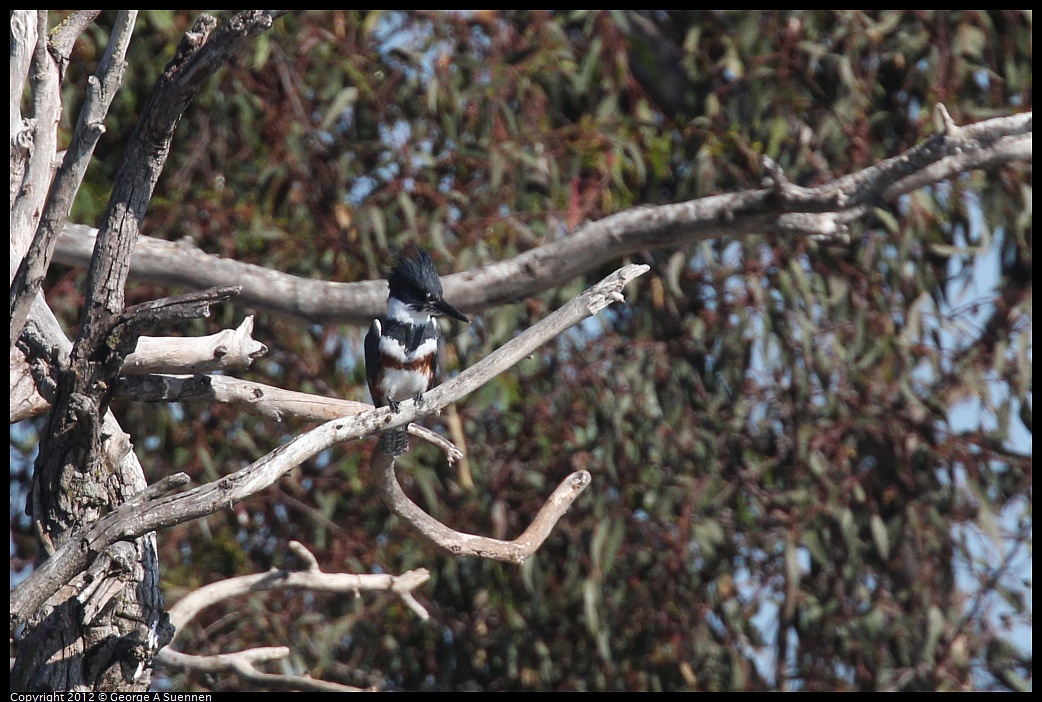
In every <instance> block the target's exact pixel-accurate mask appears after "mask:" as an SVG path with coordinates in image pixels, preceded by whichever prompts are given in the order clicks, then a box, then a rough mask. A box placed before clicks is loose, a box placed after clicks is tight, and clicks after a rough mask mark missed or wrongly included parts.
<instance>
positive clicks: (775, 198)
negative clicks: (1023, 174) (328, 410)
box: [55, 112, 1031, 325]
mask: <svg viewBox="0 0 1042 702" xmlns="http://www.w3.org/2000/svg"><path fill="white" fill-rule="evenodd" d="M1030 160H1031V113H1030V112H1028V113H1025V114H1020V115H1014V116H1011V117H998V118H995V119H990V120H986V121H983V122H979V123H977V124H973V125H969V126H966V127H961V128H959V129H958V130H957V131H954V132H953V131H947V132H944V133H939V134H937V135H936V136H934V137H931V138H930V139H928V140H927V141H925V142H924V143H923V144H921V145H919V146H916V147H914V148H912V149H909V150H908V151H907V152H905V153H903V154H901V155H899V156H896V157H894V158H891V159H888V160H887V161H884V162H882V163H879V164H875V165H873V166H870V167H868V168H865V169H864V170H862V171H859V172H857V173H854V174H851V175H848V176H845V177H843V178H839V179H837V180H835V181H832V182H830V183H826V184H824V185H822V186H820V187H817V188H800V187H798V186H795V185H792V184H788V185H787V186H785V185H784V184H783V181H782V180H780V179H779V178H778V177H777V175H778V174H779V173H780V169H779V170H778V171H775V172H773V177H771V176H772V171H771V170H770V168H769V167H766V166H765V170H767V171H768V176H769V180H768V187H766V188H763V189H760V190H747V191H742V192H737V193H729V194H725V195H713V196H710V197H704V198H699V199H698V200H691V201H689V202H682V203H677V204H672V205H661V206H657V207H637V208H633V209H630V210H626V211H624V212H619V213H618V214H614V215H611V216H609V217H605V218H604V219H601V220H598V221H596V222H591V223H589V224H587V225H585V226H583V227H581V228H580V229H578V230H577V231H575V232H573V233H572V234H571V235H569V236H567V237H564V238H562V239H559V240H556V241H553V242H550V243H548V244H544V245H542V246H539V247H537V248H535V249H532V250H530V251H526V252H524V253H522V254H520V255H518V256H516V257H514V258H512V259H510V260H507V261H501V262H499V263H495V264H492V265H489V266H486V267H484V268H481V269H478V270H474V271H467V272H464V273H456V274H454V275H448V276H445V277H444V278H443V280H444V283H445V291H446V293H445V294H446V297H448V298H450V299H452V300H453V302H455V303H456V304H457V306H459V307H460V309H462V310H464V311H465V312H473V311H478V310H482V309H486V308H489V307H494V306H496V305H500V304H504V303H506V302H513V301H516V300H518V299H521V298H523V297H526V296H530V295H533V294H535V293H538V292H541V291H543V290H547V289H550V288H553V287H556V286H559V285H561V284H563V283H565V282H567V281H569V280H571V279H573V278H574V277H576V276H577V275H580V274H581V273H584V272H586V271H589V270H591V269H593V268H596V267H597V266H599V265H601V264H603V263H605V262H606V261H610V260H615V259H618V258H620V257H622V256H625V255H627V254H631V253H634V252H637V251H643V250H654V249H662V248H676V247H681V246H687V245H689V244H691V243H694V242H697V241H703V240H706V239H711V238H714V237H721V236H731V237H742V236H748V235H752V234H759V233H763V232H768V231H771V232H781V233H784V234H790V235H792V236H813V237H817V238H825V239H838V240H843V239H845V237H846V236H847V234H848V231H849V225H850V223H851V222H853V221H855V220H857V219H861V218H864V217H866V216H869V214H870V213H871V211H872V209H873V208H875V207H876V206H878V205H879V204H880V203H884V202H892V201H894V200H895V199H896V198H897V197H898V196H900V195H903V194H905V193H908V192H911V191H912V190H915V189H917V188H921V187H923V186H925V185H929V184H930V183H936V182H939V181H942V180H945V179H947V178H951V177H952V176H954V175H956V174H958V173H963V172H966V171H969V170H973V169H976V168H986V167H992V166H995V165H998V164H1002V163H1013V162H1018V161H1030ZM91 232H92V230H91V229H90V228H89V227H84V226H82V225H67V226H66V228H65V230H64V232H63V233H62V236H61V238H60V239H59V242H58V249H57V252H56V254H55V256H56V260H58V261H61V262H62V263H65V264H69V265H77V266H82V265H85V263H86V262H87V261H88V260H89V256H90V250H91V247H92V235H91ZM140 243H141V245H140V247H139V249H138V250H137V252H136V253H135V256H134V257H133V259H132V260H131V275H132V276H134V277H138V278H141V279H143V280H148V281H149V282H152V283H160V284H164V285H170V286H174V287H187V288H200V287H209V286H212V285H223V284H231V283H237V284H241V285H242V286H243V293H242V295H241V296H240V298H239V301H240V302H241V303H242V304H244V305H249V306H251V307H255V308H258V309H264V310H267V311H269V312H274V313H276V314H281V315H288V316H291V317H296V318H298V319H304V320H308V321H311V322H318V323H323V324H334V323H337V324H340V323H347V324H357V325H366V324H369V322H370V321H371V320H372V319H373V318H374V317H377V316H379V315H380V314H381V313H382V310H383V305H384V301H385V300H386V298H387V285H386V283H385V282H383V281H363V282H357V283H336V282H325V281H317V280H310V279H303V278H298V277H295V276H292V275H289V274H286V273H279V272H277V271H272V270H269V269H267V268H263V267H261V266H256V265H251V264H246V263H239V262H237V261H232V260H229V259H224V258H220V257H219V256H212V255H209V254H205V253H203V252H202V251H200V250H198V249H196V248H195V247H193V246H191V244H189V243H185V242H177V243H174V242H167V241H161V240H157V239H150V238H148V237H142V239H141V242H140Z"/></svg>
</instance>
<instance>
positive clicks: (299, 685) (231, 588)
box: [156, 541, 431, 691]
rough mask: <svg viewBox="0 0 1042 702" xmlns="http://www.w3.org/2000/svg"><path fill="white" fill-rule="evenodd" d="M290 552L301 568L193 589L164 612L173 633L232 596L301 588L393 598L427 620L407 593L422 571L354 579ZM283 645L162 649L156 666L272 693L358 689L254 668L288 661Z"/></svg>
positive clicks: (299, 548) (300, 548)
mask: <svg viewBox="0 0 1042 702" xmlns="http://www.w3.org/2000/svg"><path fill="white" fill-rule="evenodd" d="M289 547H290V550H292V551H293V552H294V553H295V554H296V555H297V556H298V557H300V558H301V559H302V560H303V561H304V563H305V564H306V568H305V569H304V570H272V571H270V572H268V573H262V574H258V575H245V576H241V577H237V578H229V579H227V580H221V581H218V582H215V583H211V584H209V585H204V586H203V587H201V588H198V589H196V590H193V591H192V592H190V593H189V594H187V595H185V596H184V597H183V598H181V599H180V600H178V602H177V603H176V604H175V605H174V606H173V607H171V608H170V621H171V623H172V624H173V625H174V626H175V627H176V629H177V631H178V632H181V631H184V630H185V628H186V626H187V624H188V623H189V622H190V621H191V620H192V619H194V618H195V616H196V615H197V614H198V613H199V612H201V611H202V610H204V609H206V608H207V607H210V606H213V605H215V604H218V603H220V602H223V601H225V600H228V599H231V598H233V597H239V596H242V595H246V594H250V593H253V592H262V591H267V590H274V591H280V592H281V591H285V590H301V591H312V592H332V593H341V594H348V595H354V596H356V597H357V596H358V595H359V594H360V593H361V592H363V591H367V592H377V593H380V592H386V593H390V594H393V595H395V596H396V597H398V598H399V599H400V600H401V601H402V603H403V604H404V605H405V606H406V607H408V608H409V609H410V610H412V611H413V612H414V613H415V614H416V615H417V616H418V617H419V618H420V619H421V620H423V621H426V620H427V619H429V618H430V615H429V614H428V613H427V610H426V609H425V608H424V607H423V605H421V604H420V603H419V602H417V601H416V598H415V597H414V596H413V594H412V593H413V591H414V590H416V589H417V588H418V587H420V586H421V585H423V584H424V583H426V582H427V581H428V580H430V577H431V576H430V572H429V571H427V569H425V568H419V569H417V570H411V571H409V572H407V573H403V574H401V575H397V576H395V575H384V574H375V575H354V574H349V573H324V572H322V571H321V570H320V569H319V567H318V561H317V560H316V559H315V556H314V555H313V554H312V553H311V552H310V551H308V550H307V548H305V547H304V545H303V544H301V543H299V542H297V541H291V542H290V543H289ZM289 654H290V650H289V649H288V648H286V647H273V648H253V649H248V650H245V651H236V652H234V653H222V654H218V655H211V656H202V655H189V654H185V653H182V652H180V651H175V650H173V649H171V648H166V649H163V650H162V651H160V652H159V654H158V655H157V656H156V662H157V663H160V664H162V665H168V666H171V667H175V668H182V669H185V670H193V671H196V672H203V673H217V672H223V671H232V672H235V673H237V674H239V675H241V676H243V677H245V678H246V679H248V680H251V681H253V682H256V683H258V684H263V685H266V686H269V687H277V688H278V689H292V690H320V691H329V690H332V691H356V690H358V688H353V687H349V686H346V685H339V684H337V683H331V682H325V681H321V680H314V679H312V678H309V677H305V676H299V675H281V676H274V675H270V674H268V673H264V672H262V671H260V670H258V669H257V668H256V664H257V663H261V662H268V661H276V660H284V659H286V658H288V657H289Z"/></svg>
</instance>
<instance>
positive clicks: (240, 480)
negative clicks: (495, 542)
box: [11, 265, 648, 628]
mask: <svg viewBox="0 0 1042 702" xmlns="http://www.w3.org/2000/svg"><path fill="white" fill-rule="evenodd" d="M647 271H648V266H640V265H629V266H625V267H623V268H621V269H619V270H618V271H616V272H615V273H613V274H611V275H610V276H608V277H607V278H605V279H604V280H602V281H601V282H600V283H598V284H597V285H594V286H593V287H591V288H590V289H589V290H587V291H586V292H584V293H582V294H581V295H579V296H578V297H576V298H575V299H573V300H572V301H570V302H569V303H567V304H566V305H564V306H563V307H561V308H560V309H559V310H557V311H555V312H553V313H552V314H550V315H549V316H547V317H546V318H545V319H543V320H541V321H540V322H539V323H538V324H535V325H533V326H532V327H530V328H528V329H527V330H526V331H524V332H523V333H521V334H519V335H518V336H516V337H514V338H513V339H511V340H510V341H508V342H507V343H506V344H504V345H503V346H502V347H500V348H499V349H497V350H496V351H494V352H493V353H491V354H489V355H488V356H487V357H486V358H484V359H482V360H481V361H479V362H478V363H476V364H475V365H473V366H471V367H470V368H468V369H467V370H465V371H463V372H462V373H460V374H459V375H458V376H456V377H455V378H453V379H452V380H450V381H448V382H447V383H444V384H442V385H440V386H438V387H436V388H434V389H433V390H431V391H430V392H428V393H426V394H425V395H424V397H423V401H422V403H421V405H417V404H416V403H415V402H413V401H412V400H409V401H407V402H404V403H402V405H401V407H400V410H399V412H398V413H397V414H394V413H392V412H391V410H390V408H387V407H384V408H380V409H378V410H375V411H372V412H365V413H363V414H359V415H356V416H354V417H346V418H343V419H336V420H333V421H330V422H327V423H325V424H323V425H321V426H319V427H316V428H315V429H312V430H311V431H309V432H307V433H305V434H302V435H300V436H298V437H297V438H295V439H293V440H292V441H290V442H289V443H287V444H284V445H283V446H280V447H279V448H277V449H275V450H274V451H272V452H271V453H269V454H267V455H265V456H264V457H262V458H260V459H259V460H257V461H255V462H253V463H252V464H250V465H249V466H247V467H245V468H243V469H241V470H239V471H236V472H235V473H232V474H231V475H227V476H225V477H223V478H221V479H219V480H216V481H214V482H211V483H207V484H206V485H200V486H199V487H196V488H193V489H191V490H188V491H187V492H184V493H180V494H176V495H169V494H167V493H169V492H170V490H172V489H175V488H176V487H178V486H180V485H183V484H185V483H187V481H188V478H187V476H185V475H184V474H183V473H179V474H176V475H174V476H169V477H167V478H164V479H163V480H161V481H159V482H158V483H156V484H154V485H152V486H150V487H149V488H148V489H147V490H145V491H144V492H142V493H139V494H137V495H133V496H131V497H130V498H129V499H128V500H127V501H126V502H125V503H124V504H122V505H119V506H118V507H115V508H114V509H113V510H112V511H110V512H109V513H108V514H106V515H104V516H103V517H101V518H100V519H98V520H97V521H95V522H93V523H91V524H90V526H89V527H88V528H86V529H85V530H83V531H82V532H80V533H77V534H76V535H75V536H74V537H73V538H71V539H69V540H68V541H67V542H66V543H65V544H64V545H62V546H61V547H60V548H59V549H58V550H57V551H56V552H55V553H54V554H53V555H52V556H51V557H50V558H48V559H47V560H46V561H44V562H43V563H42V564H41V565H40V566H39V567H38V568H36V569H35V570H34V571H33V572H32V573H31V574H30V575H29V577H27V578H26V579H25V580H23V581H22V582H21V583H20V584H19V585H18V586H17V587H16V588H15V589H14V590H13V591H12V592H11V625H12V628H14V627H17V626H19V625H21V624H22V623H24V622H25V621H26V618H27V617H28V616H29V615H30V614H31V613H32V612H34V611H35V610H36V609H37V608H38V607H39V606H40V605H41V604H43V602H45V601H46V600H47V599H48V598H49V597H50V596H51V595H52V594H53V593H54V592H56V591H57V589H58V588H59V587H61V586H62V585H63V584H64V583H66V582H68V581H69V579H70V578H71V577H72V576H73V575H75V574H76V573H78V572H80V571H81V570H83V569H84V568H85V567H86V566H87V565H88V564H89V563H90V561H91V560H92V559H93V558H94V557H95V555H96V554H98V553H101V552H102V551H103V550H104V549H106V548H107V547H108V546H110V545H112V544H113V543H115V542H117V541H121V540H126V539H133V538H136V537H137V536H140V535H141V534H147V533H148V532H150V531H155V530H157V529H161V528H164V527H170V526H173V525H175V524H181V523H184V522H187V521H191V520H193V519H197V518H198V517H202V516H205V515H207V514H212V513H214V512H216V511H218V510H220V509H225V508H227V507H229V506H231V505H233V504H235V503H236V502H239V501H240V500H243V499H245V498H246V497H249V496H250V495H253V494H255V493H257V492H259V491H260V490H263V489H265V488H266V487H268V486H270V485H271V484H272V483H274V482H275V481H276V480H278V479H279V478H281V477H282V476H283V475H285V474H286V473H287V472H289V471H290V470H292V469H293V468H294V467H296V466H297V465H299V464H300V463H301V462H303V461H305V460H307V459H308V458H311V457H312V456H314V455H316V454H318V453H319V452H321V451H324V450H326V449H327V448H329V447H331V446H334V445H335V444H338V443H343V442H346V441H353V440H355V439H360V438H362V437H363V436H368V435H370V434H375V433H377V432H379V431H383V430H386V429H391V428H394V427H400V426H404V425H405V424H408V423H409V422H412V421H414V420H416V419H417V418H419V417H420V416H423V415H427V414H431V413H433V412H437V411H438V410H440V409H442V408H444V407H445V406H447V405H448V404H450V403H452V402H455V401H456V400H458V399H460V398H461V397H463V396H465V395H467V394H468V393H470V392H473V391H474V390H476V389H477V388H479V387H481V386H482V385H483V384H485V383H487V382H488V381H489V380H491V379H492V378H494V377H495V376H496V375H498V374H500V373H502V372H503V371H505V370H507V369H508V368H510V367H511V366H513V365H514V364H516V363H517V362H518V361H520V360H521V359H523V358H525V357H526V356H528V355H529V354H530V353H532V351H534V350H535V349H537V348H539V346H541V345H542V344H544V343H546V342H547V341H549V340H550V339H552V338H553V337H555V336H557V335H558V334H560V333H561V332H563V331H564V330H566V329H568V328H569V327H571V326H572V325H574V324H576V323H578V322H580V321H582V320H583V319H586V318H587V317H590V316H592V315H594V314H596V313H597V312H599V311H600V310H602V309H603V308H604V307H606V306H607V305H609V304H611V303H612V302H616V301H619V300H622V299H623V298H622V293H621V290H622V288H623V287H624V286H625V285H626V284H627V283H629V282H630V281H631V280H633V279H634V278H636V277H638V276H640V275H642V274H644V273H645V272H647Z"/></svg>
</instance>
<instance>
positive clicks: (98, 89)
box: [10, 10, 137, 346]
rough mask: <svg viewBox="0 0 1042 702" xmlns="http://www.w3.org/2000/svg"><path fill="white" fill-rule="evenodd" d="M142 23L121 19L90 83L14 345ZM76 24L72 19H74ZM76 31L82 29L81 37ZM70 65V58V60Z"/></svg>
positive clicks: (22, 267) (15, 293)
mask: <svg viewBox="0 0 1042 702" xmlns="http://www.w3.org/2000/svg"><path fill="white" fill-rule="evenodd" d="M98 12H100V10H93V11H91V12H90V13H85V15H84V13H76V14H75V15H73V18H76V17H78V18H80V20H81V21H80V22H71V21H70V22H68V23H66V24H64V25H62V28H61V32H60V33H59V34H60V36H61V37H65V35H66V34H72V38H73V39H74V38H75V36H78V35H79V33H80V31H82V27H84V26H86V25H85V24H84V21H85V20H86V21H87V24H89V22H90V21H93V19H94V17H95V16H96V15H97V14H98ZM136 18H137V10H120V11H119V13H118V14H117V15H116V24H115V26H114V27H113V29H112V36H111V37H110V38H109V43H108V46H107V47H106V49H105V54H104V55H103V56H102V58H101V62H100V63H99V64H98V70H97V73H95V75H93V76H91V77H90V79H89V80H88V81H87V93H86V96H85V98H84V102H83V107H82V108H81V109H80V116H79V121H78V122H77V123H76V131H75V132H74V133H73V135H72V141H71V142H70V144H69V148H68V149H67V150H66V152H65V159H64V160H63V162H62V165H61V168H59V169H58V173H57V174H56V175H55V177H54V180H53V182H52V183H51V187H50V192H49V193H48V194H47V204H46V207H45V209H44V211H43V215H42V217H41V218H40V223H39V225H38V226H37V228H36V234H35V236H34V237H33V242H32V244H31V245H30V246H29V250H28V252H27V253H26V255H25V257H24V258H22V260H21V263H20V264H19V266H18V272H17V273H16V274H15V277H14V280H13V282H12V283H11V292H10V303H11V329H10V332H11V345H12V346H13V345H14V343H15V341H16V340H17V339H18V335H19V334H20V333H21V331H22V327H23V326H25V318H26V316H27V315H28V314H29V307H30V305H31V304H32V301H33V299H34V298H35V297H36V292H37V291H38V290H39V289H40V286H41V285H42V283H43V278H44V275H46V273H47V268H48V266H49V265H50V263H51V258H52V257H53V255H54V245H55V242H56V240H57V238H58V233H59V232H60V231H61V228H62V226H64V224H65V221H66V219H67V218H68V216H69V210H71V209H72V203H73V200H75V199H76V193H77V192H78V191H79V189H80V183H81V182H82V181H83V174H84V173H86V171H87V166H88V165H89V164H90V160H91V157H92V156H93V155H94V147H95V145H96V144H97V143H98V139H99V138H100V137H101V135H102V134H103V133H104V132H105V124H104V122H105V115H106V114H108V110H109V105H111V104H112V98H113V97H115V95H116V92H117V91H118V90H119V86H120V84H121V83H122V82H123V72H124V70H126V61H125V60H124V57H125V56H126V53H127V47H128V46H129V45H130V36H131V34H132V33H133V31H134V20H135V19H136ZM70 19H72V18H70ZM75 27H79V28H80V29H79V30H78V31H75ZM66 42H67V44H68V46H67V47H63V49H61V51H62V54H61V55H63V56H66V57H67V55H68V52H69V51H71V47H72V41H69V40H67V39H64V38H63V40H62V42H61V43H63V44H64V43H66ZM65 60H67V58H66V59H65Z"/></svg>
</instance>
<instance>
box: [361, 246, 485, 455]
mask: <svg viewBox="0 0 1042 702" xmlns="http://www.w3.org/2000/svg"><path fill="white" fill-rule="evenodd" d="M387 285H388V287H389V288H390V293H389V294H388V296H387V316H386V317H384V318H383V319H382V320H380V319H374V320H373V323H372V324H371V325H370V327H369V333H368V334H366V335H365V374H366V378H367V380H368V381H369V392H370V393H372V396H373V404H375V405H376V406H377V407H384V406H387V405H390V407H391V411H392V412H397V411H398V405H399V404H400V403H402V402H403V401H405V400H408V399H409V398H410V397H411V398H413V399H414V400H415V401H416V402H419V401H420V398H422V397H423V393H424V392H426V390H427V389H428V388H430V386H431V383H432V382H433V380H434V374H435V373H436V372H437V370H438V323H437V321H435V319H434V318H435V317H436V316H439V315H443V314H444V315H448V316H450V317H452V318H453V319H458V320H459V321H461V322H469V321H470V320H469V319H467V318H466V317H465V316H463V313H462V312H460V311H459V310H457V309H456V308H455V307H453V306H452V305H450V304H449V303H447V302H445V300H443V299H442V288H441V278H440V277H438V271H437V270H436V269H435V268H434V262H433V261H432V260H431V257H430V256H429V255H428V254H427V252H425V251H418V252H417V254H416V256H415V257H413V258H403V259H401V260H400V261H399V262H398V265H396V266H395V267H394V270H392V271H391V275H389V276H388V277H387ZM379 446H380V450H381V451H383V452H384V453H386V454H388V455H390V456H394V457H398V456H401V455H402V454H403V453H405V451H406V449H407V448H408V447H409V438H408V436H407V434H406V430H405V427H402V428H400V429H391V430H389V431H385V432H384V433H383V434H381V436H380V444H379Z"/></svg>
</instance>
